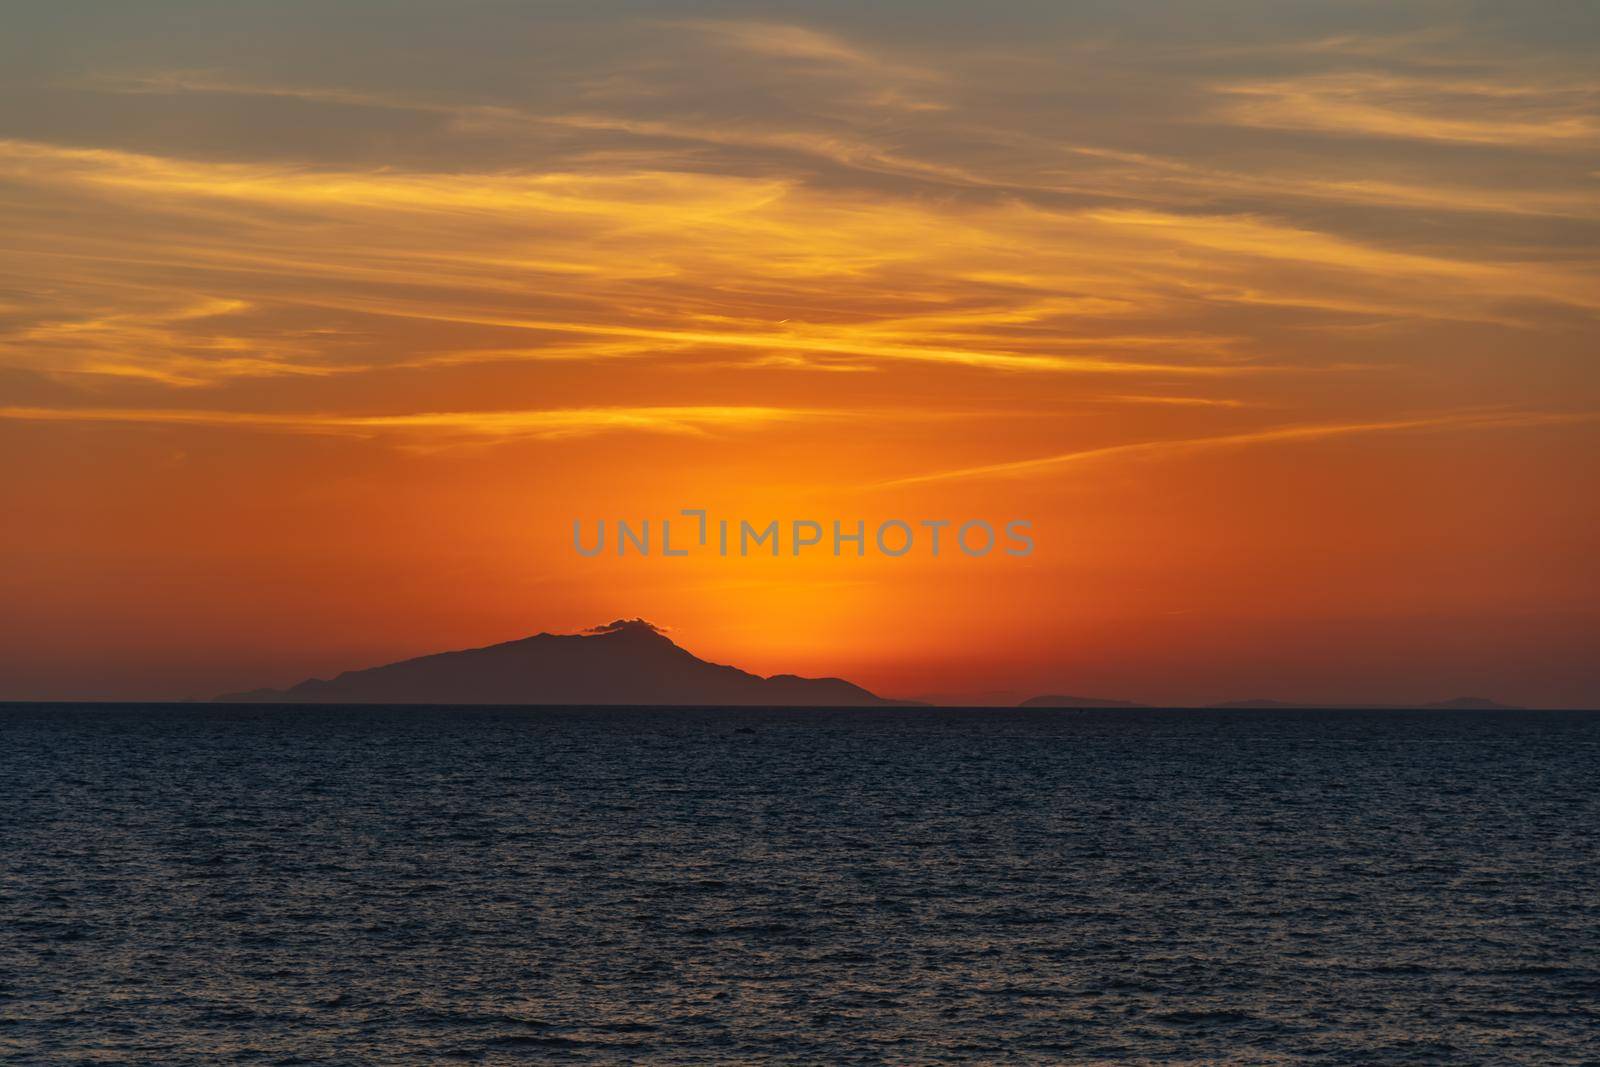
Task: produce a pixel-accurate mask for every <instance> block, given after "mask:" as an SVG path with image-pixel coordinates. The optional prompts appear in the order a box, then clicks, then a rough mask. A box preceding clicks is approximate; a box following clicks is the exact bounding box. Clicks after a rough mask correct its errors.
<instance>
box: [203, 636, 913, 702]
mask: <svg viewBox="0 0 1600 1067" xmlns="http://www.w3.org/2000/svg"><path fill="white" fill-rule="evenodd" d="M216 699H217V700H219V701H230V702H261V703H307V704H674V705H677V704H714V705H751V706H779V705H782V706H790V705H804V706H808V707H856V706H871V705H880V706H881V705H890V704H897V703H899V702H898V701H892V700H885V699H883V698H881V697H878V696H876V695H875V694H873V693H869V692H868V691H867V690H865V689H862V688H861V687H860V686H857V685H852V684H851V683H849V682H846V681H844V680H843V679H840V678H800V677H796V676H795V675H792V674H776V675H773V676H772V677H770V678H763V677H761V676H759V675H755V674H749V673H746V672H745V671H741V670H739V669H738V668H737V667H724V666H721V665H719V664H715V663H707V662H706V661H705V660H703V659H699V658H698V657H696V656H694V655H693V654H692V653H690V652H688V651H686V650H684V649H682V648H680V647H678V646H677V645H675V644H673V643H672V641H671V640H669V639H668V638H667V636H666V635H665V634H663V633H662V632H661V631H660V630H659V629H657V628H656V627H655V626H653V625H651V624H650V623H648V622H645V621H644V620H643V619H618V620H617V621H616V622H613V623H609V624H607V625H605V626H597V627H595V628H594V629H593V630H590V631H588V632H586V633H581V634H549V633H541V634H536V635H534V636H533V637H525V638H522V639H521V640H519V641H507V642H505V643H503V644H498V645H490V646H488V647H487V648H473V649H466V650H464V651H460V652H441V653H438V654H436V655H432V656H419V657H418V658H416V659H408V660H401V661H400V662H398V663H390V664H388V665H386V666H382V667H372V668H369V669H367V670H359V671H346V672H345V673H343V674H341V675H339V676H338V677H336V678H333V679H330V680H327V681H324V680H323V679H320V678H312V679H308V680H307V681H304V682H301V683H300V684H298V685H295V686H291V687H290V688H288V689H254V690H251V691H249V692H245V693H228V694H224V695H223V696H219V697H217V698H216Z"/></svg>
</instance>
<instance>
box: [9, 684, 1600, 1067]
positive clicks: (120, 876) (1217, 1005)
mask: <svg viewBox="0 0 1600 1067" xmlns="http://www.w3.org/2000/svg"><path fill="white" fill-rule="evenodd" d="M1597 772H1600V715H1596V714H1579V713H1554V712H1548V713H1547V712H1517V713H1455V712H1451V713H1443V712H1425V713H1422V712H1419V713H1411V712H1381V713H1379V712H1372V713H1368V712H1270V713H1268V712H1251V711H1229V712H1224V711H1206V712H1194V711H1185V712H1127V711H1123V712H1081V711H1031V712H1007V711H935V710H896V711H753V710H752V711H681V710H637V711H634V710H616V711H600V710H531V709H530V710H524V709H484V708H478V709H460V708H455V709H450V708H435V709H427V708H419V709H316V708H303V707H302V708H264V707H236V708H230V707H216V706H209V707H208V706H165V707H164V706H148V705H146V706H128V707H27V706H16V705H13V706H10V707H0V921H3V926H0V1061H3V1062H5V1063H8V1064H29V1063H46V1062H48V1063H70V1062H123V1063H160V1064H211V1063H219V1062H262V1063H313V1062H315V1063H381V1064H394V1063H423V1062H439V1061H452V1060H462V1061H474V1062H483V1063H510V1062H525V1061H529V1060H546V1061H577V1062H649V1063H706V1062H752V1061H764V1062H771V1061H780V1062H793V1063H822V1064H833V1063H873V1062H888V1063H929V1062H974V1061H978V1062H996V1061H1012V1062H1026V1061H1032V1062H1049V1061H1086V1062H1101V1061H1116V1060H1122V1061H1132V1062H1153V1061H1160V1062H1182V1061H1188V1062H1219V1061H1220V1062H1230V1063H1277V1062H1301V1061H1305V1060H1312V1061H1318V1062H1328V1063H1413V1062H1415V1063H1450V1064H1461V1063H1496V1062H1500V1063H1582V1062H1590V1063H1594V1062H1600V844H1597V839H1596V834H1597V828H1600V773H1597Z"/></svg>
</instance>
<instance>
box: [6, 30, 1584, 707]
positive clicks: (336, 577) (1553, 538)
mask: <svg viewBox="0 0 1600 1067" xmlns="http://www.w3.org/2000/svg"><path fill="white" fill-rule="evenodd" d="M139 7H140V10H139V11H138V12H131V11H129V10H127V6H125V5H110V6H107V7H105V8H104V9H103V10H95V11H91V8H92V5H90V6H88V7H85V8H84V9H81V10H79V9H74V10H73V11H46V10H38V11H35V12H33V13H30V14H26V15H23V16H21V18H20V22H22V23H26V25H25V26H24V27H23V30H24V32H22V33H19V34H13V35H10V37H9V39H8V40H7V41H6V42H4V43H3V44H0V52H3V53H5V54H0V233H3V234H4V237H3V239H0V274H3V275H4V277H3V278H0V494H3V499H4V500H5V502H6V519H5V521H4V523H3V524H0V602H3V603H4V604H6V605H7V606H8V610H6V611H5V612H4V613H0V699H5V698H97V697H99V698H119V697H120V698H149V699H158V698H174V697H185V696H208V695H210V694H212V693H215V692H220V691H224V690H229V689H243V688H250V687H254V686H258V685H283V684H288V683H292V682H294V681H296V680H298V679H300V678H303V677H306V676H309V675H314V674H326V673H328V672H330V671H337V670H340V669H345V668H353V667H361V666H369V665H372V664H375V663H379V662H384V661H388V660H392V659H396V658H400V657H402V656H406V655H412V654H417V653H422V652H428V651H436V650H440V649H446V648H457V647H466V646H473V645H481V644H486V643H490V642H494V641H498V640H506V639H510V638H514V637H519V636H523V635H526V634H528V633H533V632H537V631H540V630H553V631H569V630H577V629H581V628H583V627H585V626H589V625H593V624H595V623H598V622H602V621H607V620H610V619H613V618H617V617H620V616H627V617H632V616H643V617H645V618H648V619H651V620H653V621H655V622H657V623H659V624H662V625H664V626H666V627H667V628H669V630H670V633H671V635H672V636H673V637H674V638H675V639H676V640H678V641H679V642H680V643H681V644H683V645H685V646H686V647H688V648H690V649H691V650H693V651H695V652H696V653H698V654H700V655H702V656H705V657H707V658H711V659H715V660H718V661H721V662H733V663H737V664H739V665H740V666H743V667H746V668H747V669H751V670H756V671H760V672H763V673H771V672H776V671H794V672H799V673H806V674H839V675H844V676H846V677H849V678H851V679H852V680H854V681H856V682H859V683H861V684H863V685H866V686H868V687H869V688H872V689H874V690H877V691H879V692H884V693H887V694H889V695H897V696H910V697H915V696H931V697H936V698H941V699H950V700H973V701H1000V702H1011V701H1015V700H1017V699H1020V698H1023V697H1026V696H1030V695H1034V694H1036V693H1040V692H1062V693H1076V694H1087V695H1092V696H1106V697H1122V698H1128V699H1137V700H1144V701H1149V702H1200V701H1210V700H1220V699H1229V698H1245V697H1257V696H1264V697H1276V698H1281V699H1300V700H1337V701H1363V700H1372V701H1378V700H1429V699H1437V698H1442V697H1449V696H1455V695H1460V694H1470V695H1483V696H1489V697H1494V698H1497V699H1501V700H1504V701H1508V702H1520V703H1532V704H1551V705H1580V704H1589V705H1593V704H1594V703H1595V702H1596V701H1600V670H1597V668H1596V665H1595V664H1596V661H1597V660H1600V657H1597V656H1596V655H1595V654H1594V653H1595V647H1596V644H1597V637H1600V618H1597V615H1600V609H1597V607H1596V603H1597V596H1596V594H1597V593H1600V580H1597V578H1600V575H1597V568H1596V564H1595V562H1594V561H1595V549H1596V545H1595V536H1594V530H1595V528H1596V519H1597V517H1600V516H1597V514H1596V511H1597V506H1596V504H1595V500H1596V499H1597V494H1596V493H1595V492H1594V485H1595V473H1596V456H1597V455H1600V448H1597V445H1600V395H1597V392H1600V388H1597V387H1600V381H1597V375H1596V371H1595V363H1594V353H1595V350H1596V344H1595V341H1596V329H1595V319H1596V313H1597V311H1600V271H1597V269H1596V266H1597V264H1596V256H1595V249H1596V247H1597V241H1596V238H1597V236H1600V225H1597V222H1600V218H1597V217H1600V199H1597V196H1596V185H1597V177H1600V171H1597V170H1596V166H1597V159H1600V155H1597V149H1600V118H1597V117H1596V116H1597V109H1596V103H1597V101H1600V81H1597V80H1596V78H1595V75H1594V69H1593V65H1592V55H1593V46H1594V44H1595V43H1596V39H1597V37H1600V32H1597V31H1600V17H1597V16H1595V14H1594V13H1593V12H1589V13H1588V14H1587V15H1585V14H1584V13H1583V12H1582V11H1581V10H1580V9H1578V8H1572V9H1570V10H1569V9H1566V8H1557V7H1554V6H1552V7H1551V8H1550V9H1549V10H1548V12H1546V13H1544V14H1541V13H1539V12H1537V11H1536V12H1531V13H1530V12H1521V13H1520V14H1519V13H1514V12H1511V11H1510V10H1509V9H1507V11H1506V12H1505V13H1504V14H1501V15H1498V16H1496V15H1492V14H1479V15H1477V16H1475V18H1476V21H1472V20H1466V21H1464V19H1466V15H1465V11H1466V9H1464V8H1461V7H1459V6H1458V5H1445V6H1442V7H1440V8H1438V9H1437V10H1435V9H1434V8H1433V7H1431V6H1430V5H1426V4H1421V5H1415V6H1408V8H1407V10H1406V11H1404V12H1397V11H1393V10H1390V9H1389V7H1388V6H1374V7H1370V8H1369V7H1366V6H1363V5H1352V4H1342V5H1330V6H1327V7H1323V6H1320V5H1316V4H1308V5H1255V4H1244V3H1236V4H1219V5H1214V6H1212V7H1211V9H1210V12H1209V13H1210V16H1211V17H1208V18H1205V19H1201V18H1199V17H1198V15H1196V14H1195V13H1194V9H1193V7H1192V6H1185V5H1162V4H1146V5H1121V6H1119V7H1118V8H1117V10H1115V11H1111V10H1109V9H1108V10H1090V9H1087V8H1084V9H1081V10H1075V11H1068V10H1063V9H1064V8H1066V7H1067V5H1034V4H1025V3H1013V4H1001V5H998V6H996V7H994V8H993V10H990V8H989V7H987V6H986V7H985V9H984V10H983V11H982V12H981V13H979V12H978V11H977V10H976V9H969V8H967V7H966V6H964V5H956V6H949V7H947V6H945V5H939V4H925V5H924V4H916V5H912V4H901V5H884V6H883V7H881V8H873V9H872V10H871V11H860V10H858V8H859V7H860V5H845V4H839V5H834V4H829V3H818V4H815V5H810V6H808V7H806V8H805V9H804V17H803V18H802V17H800V15H798V14H797V11H798V10H799V9H796V8H792V7H787V8H781V7H776V6H771V7H766V6H763V5H760V4H754V3H741V4H728V5H722V6H717V5H687V4H684V5H678V6H674V5H660V4H652V5H637V4H621V3H613V4H600V3H593V4H584V5H571V6H569V5H563V4H551V5H538V6H530V5H511V4H501V3H488V2H485V3H472V4H452V5H444V4H438V5H430V4H415V5H405V6H403V7H396V6H394V5H389V6H383V5H372V4H363V3H354V4H349V5H345V6H342V7H340V8H339V9H338V11H337V13H336V14H329V13H328V9H327V7H326V5H318V4H311V3H298V2H296V3H283V4H279V5H271V6H270V10H269V9H268V7H267V6H263V7H262V8H260V9H257V10H254V11H240V10H222V9H221V8H220V6H217V5H190V4H178V3H173V4H158V5H139ZM1289 8H1292V10H1289ZM1219 12H1226V13H1229V14H1230V18H1227V19H1223V18H1218V17H1216V16H1217V15H1218V13H1219ZM1446 15H1449V18H1448V19H1447V18H1446V17H1445V16H1446ZM695 506H701V507H706V508H708V509H710V510H711V512H712V514H713V516H714V517H716V516H721V517H727V518H732V519H735V520H737V519H739V518H747V519H750V520H751V521H760V522H761V523H765V522H766V521H768V520H771V519H778V520H783V521H788V520H791V519H806V518H810V519H817V520H821V521H824V522H831V521H832V520H833V519H836V518H837V519H842V520H846V521H847V522H852V523H853V522H854V520H856V519H858V518H859V519H866V520H868V521H869V523H875V522H877V521H879V520H882V519H885V518H895V517H898V518H903V519H905V520H907V521H911V522H913V523H914V522H916V521H917V520H919V519H924V518H940V519H951V520H955V521H957V522H960V521H963V520H965V519H969V518H983V519H987V520H989V521H991V522H994V523H995V524H996V525H999V524H1001V523H1003V522H1005V521H1007V520H1010V519H1028V520H1031V521H1032V522H1033V524H1034V534H1035V541H1036V545H1037V547H1036V549H1035V551H1034V553H1033V554H1032V555H1031V556H1029V557H1027V558H1024V559H1018V558H1010V557H1001V556H998V555H995V556H990V557H986V558H984V559H969V558H965V557H962V556H960V555H959V554H955V553H950V554H946V555H943V556H941V558H939V559H932V558H929V557H927V556H925V555H923V554H921V553H914V554H912V555H911V556H908V557H906V558H904V559H885V558H882V557H881V556H877V555H876V554H873V555H870V556H869V557H868V558H866V559H861V560H854V559H849V558H844V559H835V558H833V557H832V556H831V555H827V554H826V553H818V554H815V555H811V556H806V557H803V558H799V559H796V558H793V557H791V556H788V555H787V554H786V555H784V556H782V557H780V558H779V559H776V560H774V559H771V558H751V559H721V558H717V557H715V556H712V555H696V556H694V557H691V558H689V559H683V560H678V559H662V558H659V557H654V558H648V559H640V558H636V557H629V558H622V559H618V558H616V557H615V556H614V555H611V554H609V553H608V554H606V555H603V556H601V557H598V558H595V559H585V558H581V557H579V556H577V554H576V553H575V552H573V551H572V548H571V542H570V538H571V524H572V522H573V520H574V519H579V518H581V519H583V520H585V521H586V522H593V520H595V519H599V518H606V519H608V520H614V519H616V518H619V517H623V518H630V519H640V518H651V519H659V518H662V517H665V516H669V515H674V514H676V513H677V511H678V509H680V508H684V507H695Z"/></svg>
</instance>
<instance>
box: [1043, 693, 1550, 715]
mask: <svg viewBox="0 0 1600 1067" xmlns="http://www.w3.org/2000/svg"><path fill="white" fill-rule="evenodd" d="M1151 706H1152V705H1149V704H1136V703H1134V702H1133V701H1131V700H1107V699H1105V698H1103V697H1069V696H1054V695H1050V696H1037V697H1030V698H1029V699H1027V700H1024V701H1022V702H1021V703H1020V704H1018V705H1017V707H1019V708H1083V709H1086V710H1088V709H1094V708H1148V707H1151ZM1197 707H1198V708H1213V709H1217V710H1223V711H1227V710H1233V711H1252V710H1253V711H1273V710H1281V711H1294V710H1326V711H1517V710H1520V709H1518V708H1517V707H1516V706H1515V705H1512V704H1501V703H1500V702H1498V701H1495V700H1489V699H1487V698H1485V697H1455V698H1454V699H1452V700H1436V701H1434V702H1432V703H1430V704H1295V703H1291V702H1289V701H1285V700H1228V701H1224V702H1223V703H1221V704H1204V705H1197Z"/></svg>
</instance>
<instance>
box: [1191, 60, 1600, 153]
mask: <svg viewBox="0 0 1600 1067" xmlns="http://www.w3.org/2000/svg"><path fill="white" fill-rule="evenodd" d="M1214 91H1215V92H1217V93H1219V94H1221V95H1222V96H1223V97H1224V98H1225V102H1224V103H1223V105H1222V108H1221V112H1220V114H1221V117H1222V118H1224V119H1225V120H1227V121H1229V122H1235V123H1239V124H1242V125H1249V126H1262V127H1268V128H1276V129H1292V130H1316V131H1320V132H1324V133H1333V134H1342V135H1346V136H1364V137H1384V138H1395V139H1400V140H1420V141H1446V142H1459V143H1466V144H1487V145H1497V146H1501V147H1507V146H1514V147H1522V148H1573V149H1580V148H1593V147H1595V146H1596V144H1600V118H1596V115H1595V109H1596V105H1597V103H1600V83H1581V82H1580V83H1576V84H1562V83H1554V84H1538V83H1529V84H1517V83H1508V82H1506V81H1502V80H1491V79H1477V80H1471V79H1466V78H1461V77H1455V76H1450V75H1436V76H1427V77H1424V76H1416V75H1405V74H1396V73H1391V72H1381V71H1347V72H1328V73H1318V74H1308V75H1301V76H1296V77H1290V78H1279V79H1266V80H1259V81H1248V82H1232V83H1226V84H1221V85H1217V86H1214Z"/></svg>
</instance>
